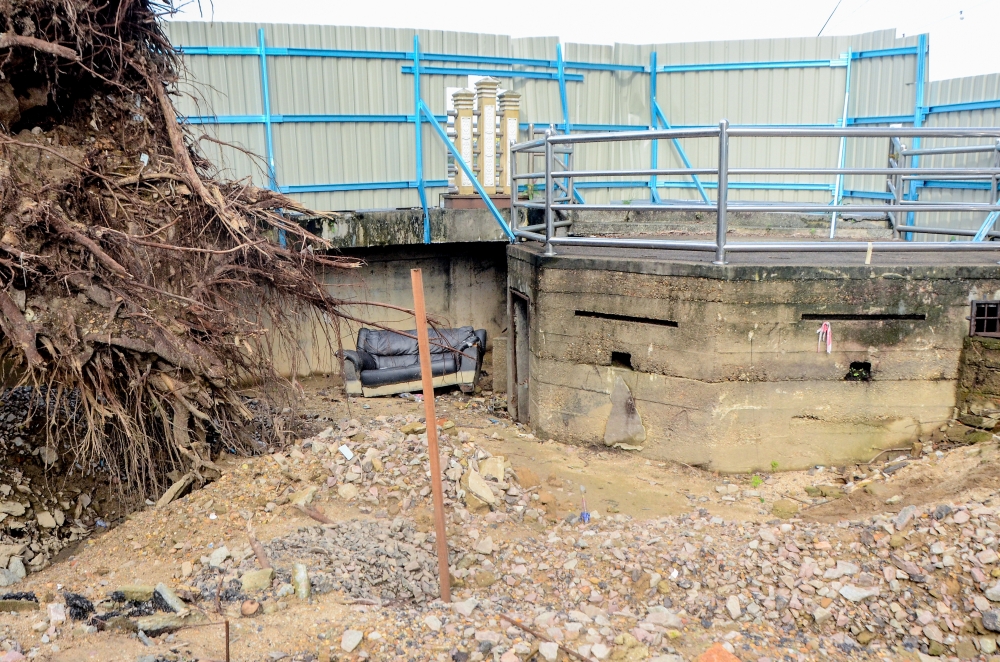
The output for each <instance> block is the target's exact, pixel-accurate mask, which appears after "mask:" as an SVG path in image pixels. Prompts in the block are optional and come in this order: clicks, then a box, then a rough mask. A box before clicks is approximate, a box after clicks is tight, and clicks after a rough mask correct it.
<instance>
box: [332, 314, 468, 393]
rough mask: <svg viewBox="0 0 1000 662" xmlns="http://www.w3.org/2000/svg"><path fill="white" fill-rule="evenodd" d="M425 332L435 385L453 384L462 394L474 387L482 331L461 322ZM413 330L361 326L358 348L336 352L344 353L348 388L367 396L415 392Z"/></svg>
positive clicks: (417, 373) (417, 362)
mask: <svg viewBox="0 0 1000 662" xmlns="http://www.w3.org/2000/svg"><path fill="white" fill-rule="evenodd" d="M427 331H428V335H429V336H430V349H431V375H432V377H433V381H434V386H435V388H437V387H441V386H452V385H455V384H458V385H459V386H460V387H461V389H462V390H463V391H464V392H466V393H471V392H472V391H473V390H475V387H476V380H477V379H478V378H479V372H480V370H481V368H482V365H483V353H484V352H485V351H486V330H485V329H475V330H474V329H473V328H472V327H471V326H463V327H459V328H457V329H440V330H437V331H435V330H434V329H428V330H427ZM403 333H406V334H409V335H410V336H413V337H412V338H409V337H407V336H405V335H403ZM416 335H417V332H416V331H415V330H414V331H404V332H402V333H397V332H395V331H382V330H376V329H361V330H360V331H359V332H358V345H357V349H356V350H346V351H344V352H342V353H338V355H340V356H342V357H343V358H344V382H345V384H346V387H347V393H348V394H351V395H363V396H365V397H368V398H370V397H377V396H380V395H391V394H393V393H405V392H408V391H419V390H420V389H421V387H422V384H421V380H420V355H419V353H418V348H417V340H416Z"/></svg>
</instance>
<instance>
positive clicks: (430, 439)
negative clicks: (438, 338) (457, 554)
mask: <svg viewBox="0 0 1000 662" xmlns="http://www.w3.org/2000/svg"><path fill="white" fill-rule="evenodd" d="M410 281H411V282H412V284H413V316H414V317H415V318H416V321H417V346H418V347H419V349H420V379H421V381H422V382H423V386H424V419H425V420H426V421H427V455H428V456H429V457H430V462H431V494H433V496H434V530H435V532H436V536H437V553H438V581H439V582H440V583H441V600H443V601H444V602H451V577H450V576H449V574H448V540H447V538H446V537H445V535H446V534H445V529H444V490H443V489H442V487H441V456H440V454H439V453H438V439H437V418H436V417H435V415H434V379H433V376H432V375H431V347H430V339H429V338H428V337H427V310H426V309H425V308H424V277H423V273H422V272H421V271H420V269H410Z"/></svg>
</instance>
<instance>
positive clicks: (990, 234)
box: [511, 120, 1000, 265]
mask: <svg viewBox="0 0 1000 662" xmlns="http://www.w3.org/2000/svg"><path fill="white" fill-rule="evenodd" d="M906 136H909V137H913V138H915V139H917V138H945V137H947V138H994V139H996V138H1000V127H930V128H928V127H858V126H848V127H844V126H841V127H832V128H828V127H808V128H802V127H739V126H737V127H731V126H730V125H729V123H728V122H727V121H726V120H722V121H721V122H720V123H719V127H718V128H717V129H716V128H714V127H711V128H694V129H692V128H687V129H650V130H646V131H622V132H618V133H611V134H609V133H596V134H595V133H586V134H579V133H578V134H560V135H557V134H556V133H555V132H554V131H553V130H552V129H549V130H547V131H546V133H545V137H544V138H542V139H538V140H532V141H530V142H525V143H520V144H516V145H513V146H512V147H511V151H512V152H514V153H517V152H525V153H528V154H537V153H539V152H542V151H544V155H545V170H544V171H538V172H528V173H521V174H518V173H516V172H513V173H512V180H514V181H528V182H530V181H537V180H542V179H544V183H545V185H544V198H543V201H530V200H525V201H521V200H520V199H519V196H518V194H517V191H518V190H519V187H515V194H514V195H513V196H512V200H511V204H512V207H513V210H514V212H515V216H516V211H517V210H518V209H526V210H532V209H537V210H540V211H542V212H543V218H544V222H542V223H535V224H531V225H527V226H523V227H517V226H516V224H515V226H514V228H513V230H514V235H515V237H516V238H517V239H519V240H524V241H539V242H543V243H544V245H545V254H546V255H554V254H555V248H556V247H557V246H602V247H620V248H656V249H664V250H694V251H711V252H714V253H715V260H714V263H715V264H719V265H724V264H726V255H727V253H729V252H733V251H736V252H760V251H804V252H815V251H820V252H826V251H871V250H879V251H895V252H899V251H907V252H912V251H968V250H973V251H978V250H1000V242H992V241H983V239H992V238H1000V232H998V231H990V223H991V222H992V221H991V219H996V218H998V217H1000V199H998V200H997V201H996V202H993V199H992V198H991V200H990V201H989V202H987V203H978V202H965V201H958V202H920V201H918V200H916V199H915V197H911V196H910V194H906V195H901V193H900V191H901V188H900V187H901V185H902V182H903V181H904V180H906V181H911V182H912V181H914V180H924V181H927V180H928V178H931V177H934V178H938V179H947V180H951V179H962V180H976V179H980V180H982V179H985V180H989V181H991V182H992V184H991V185H990V190H994V191H995V189H996V187H997V182H998V180H1000V160H994V163H993V166H992V167H981V166H979V167H948V168H942V167H937V168H919V167H899V166H900V165H902V166H906V165H907V161H906V159H905V158H903V159H902V160H901V163H899V164H897V162H896V159H895V158H894V157H893V156H890V158H889V166H888V167H881V168H854V167H843V164H842V163H839V165H840V166H841V167H837V168H730V167H729V141H730V138H762V137H763V138H769V137H770V138H788V137H795V138H807V137H815V138H826V137H831V138H845V139H846V138H872V137H875V138H878V137H883V138H891V139H892V144H893V145H894V149H893V154H899V155H900V156H902V157H906V156H910V155H913V156H916V155H918V154H957V153H977V152H993V151H997V152H998V154H1000V141H998V142H997V143H996V144H995V145H971V146H964V147H946V148H925V149H914V150H906V149H905V148H904V147H903V145H902V144H901V143H900V141H899V138H900V137H906ZM680 138H716V139H718V141H719V158H718V165H717V167H715V168H694V167H690V165H689V164H688V163H687V162H685V165H686V166H687V167H684V168H629V169H619V170H605V169H592V170H573V169H571V168H569V169H565V170H557V169H556V167H555V166H556V163H555V160H554V154H556V153H557V151H558V148H557V146H572V145H577V144H586V143H610V142H635V141H657V140H664V139H666V140H671V139H673V140H676V139H680ZM914 142H915V143H916V142H917V140H914ZM914 161H915V159H914ZM559 165H561V166H562V167H563V168H568V167H569V166H568V165H563V164H559ZM669 175H678V176H695V175H715V176H716V177H717V182H716V184H715V185H716V187H717V192H718V193H717V196H716V199H715V201H714V202H713V201H710V200H707V199H706V201H705V202H678V203H670V204H664V203H662V202H661V201H660V200H659V198H658V196H655V195H654V196H652V200H651V202H649V203H638V204H632V203H630V204H624V203H607V204H592V203H591V204H581V202H582V201H581V202H577V201H575V200H574V199H572V198H571V197H569V196H562V195H560V196H558V197H557V196H556V188H557V187H558V188H559V189H561V190H565V187H564V186H563V185H560V184H557V183H556V182H555V181H554V180H555V179H557V178H558V179H559V180H565V181H567V182H569V184H568V186H570V188H572V180H574V179H576V178H594V177H598V178H614V177H657V176H669ZM773 175H793V176H802V175H807V176H837V177H843V176H844V175H852V176H885V177H886V186H887V188H888V189H889V191H890V195H889V199H888V201H887V202H888V204H877V205H876V204H859V205H845V204H842V203H840V202H839V199H835V200H834V203H833V204H826V205H822V204H815V203H813V204H809V203H801V202H794V203H792V202H777V203H760V202H753V201H747V202H742V201H732V202H731V201H729V199H728V188H729V185H730V181H729V180H730V178H731V177H744V176H773ZM630 183H631V182H620V181H613V180H612V181H605V182H592V183H590V184H592V185H596V186H607V187H609V188H615V187H616V184H630ZM669 184H672V182H663V185H669ZM971 184H972V182H970V185H971ZM528 186H529V190H531V187H533V186H534V185H533V184H529V185H528ZM782 186H786V187H798V188H805V187H807V186H809V184H808V183H803V184H785V185H782ZM978 186H980V187H981V186H982V185H981V184H980V185H978ZM665 209H669V210H672V211H693V212H710V211H714V212H715V214H716V237H715V241H714V242H707V241H698V240H680V239H649V238H641V239H637V238H622V237H576V236H558V235H557V233H556V230H557V229H562V228H569V227H571V226H572V221H571V220H567V219H566V218H565V216H563V214H562V212H568V211H573V210H596V211H662V210H665ZM729 211H743V212H797V213H802V212H805V213H810V212H822V213H831V212H832V213H833V214H834V216H833V217H834V218H835V216H836V214H837V213H841V212H855V213H879V214H885V215H886V216H888V217H889V219H890V221H891V228H892V233H893V240H892V241H874V242H859V241H837V240H836V239H835V233H836V229H835V226H834V225H833V224H832V223H831V237H830V238H831V240H830V241H820V242H816V241H788V242H735V243H728V242H727V234H728V222H727V216H728V212H729ZM925 212H973V213H978V212H986V213H988V214H989V215H988V216H987V218H986V221H985V222H984V223H983V226H982V227H981V228H980V230H979V231H978V232H977V231H974V230H964V229H961V230H960V229H954V230H951V229H948V228H940V227H931V226H921V225H918V224H916V223H914V222H913V221H912V220H910V219H912V218H913V214H914V213H925ZM900 213H906V214H907V219H908V220H907V222H906V223H905V224H904V223H899V222H898V221H897V218H898V217H897V215H898V214H900ZM557 217H558V220H557ZM536 230H537V231H538V232H536ZM900 231H904V232H906V235H907V239H908V238H909V236H911V234H912V233H924V234H938V235H940V234H946V235H951V236H953V237H970V236H971V237H973V240H972V241H961V242H955V241H952V242H923V243H913V242H911V241H899V237H900Z"/></svg>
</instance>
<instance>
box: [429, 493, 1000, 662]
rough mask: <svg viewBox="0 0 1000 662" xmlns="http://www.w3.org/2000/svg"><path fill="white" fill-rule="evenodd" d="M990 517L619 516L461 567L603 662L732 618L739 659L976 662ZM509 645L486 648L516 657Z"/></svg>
mask: <svg viewBox="0 0 1000 662" xmlns="http://www.w3.org/2000/svg"><path fill="white" fill-rule="evenodd" d="M996 506H997V504H982V503H972V504H964V505H950V504H941V505H939V506H937V507H936V508H932V509H930V510H929V511H920V510H918V509H916V508H914V507H912V506H908V507H906V508H904V509H903V510H902V511H901V512H900V513H898V514H894V515H881V516H878V517H875V518H872V519H869V520H864V521H858V522H846V521H845V522H841V523H840V524H837V525H824V524H807V523H803V522H801V521H798V520H792V521H788V522H782V523H778V522H772V523H769V524H765V525H763V526H759V525H753V524H750V523H739V522H726V521H724V520H723V519H722V518H720V517H710V516H709V515H708V514H707V513H706V512H704V511H701V512H698V513H695V514H692V515H689V516H685V517H680V518H673V517H670V518H663V519H659V520H655V521H648V522H635V521H632V520H630V519H629V518H627V517H624V516H621V515H618V516H615V517H605V518H603V519H602V520H601V521H600V522H599V523H597V524H592V525H590V526H586V527H584V526H580V525H577V526H566V525H565V524H560V525H558V526H556V527H555V528H554V529H552V530H550V533H549V534H548V536H547V537H544V538H540V539H532V538H528V539H523V540H519V541H518V542H516V543H513V544H505V545H500V546H499V548H498V549H494V550H493V551H492V553H490V554H475V553H472V554H471V555H466V556H465V557H463V558H462V559H461V560H459V565H460V566H462V565H463V562H465V561H466V559H469V558H470V556H471V559H470V562H469V563H468V564H467V567H468V568H469V569H470V571H472V572H473V573H474V575H478V572H481V571H483V568H488V572H489V573H491V574H493V575H495V576H496V577H497V579H498V580H500V581H497V582H496V584H489V585H488V586H489V587H490V592H491V593H492V594H493V595H492V600H493V601H506V600H508V599H511V598H512V599H513V602H514V605H515V606H516V608H520V609H521V610H524V609H526V608H527V609H531V607H530V606H529V605H534V611H533V613H532V612H530V611H529V612H527V613H524V615H523V616H524V618H525V619H527V620H526V622H533V624H534V627H535V628H537V629H539V630H540V631H541V632H543V633H544V634H546V636H547V637H548V638H550V639H552V640H554V641H558V642H563V643H566V644H568V645H571V646H572V647H573V648H574V650H578V651H579V652H580V653H581V654H583V655H585V656H587V655H590V656H593V657H596V658H597V659H599V660H603V659H608V656H609V655H612V657H611V658H610V659H646V658H647V656H648V655H654V654H657V652H660V653H663V654H675V653H676V651H675V650H674V647H675V646H679V645H680V644H681V643H683V641H684V639H685V638H686V637H688V633H689V632H691V631H693V630H703V631H711V630H712V628H715V627H719V626H721V627H722V629H724V630H728V629H729V628H730V627H731V626H730V624H732V623H733V622H735V624H736V625H737V626H738V628H739V631H731V632H728V633H726V636H725V639H726V641H727V643H728V644H730V645H731V646H732V647H733V649H734V650H735V651H736V653H737V655H738V656H739V657H740V658H741V659H764V657H769V656H768V655H767V650H768V647H777V646H782V647H788V646H793V647H794V648H796V649H800V650H809V651H811V652H810V655H816V654H817V653H818V654H819V655H823V656H832V657H834V658H841V657H847V658H856V657H860V656H863V655H866V654H871V655H873V656H875V655H877V654H879V652H880V651H883V652H884V651H893V650H899V651H900V652H904V651H911V652H914V653H915V652H919V653H921V654H924V655H931V656H939V655H945V654H947V655H955V656H957V657H959V658H961V659H972V658H976V657H978V656H979V655H980V654H982V655H984V656H987V657H989V656H991V655H993V654H995V653H996V652H997V637H998V636H1000V581H998V579H1000V556H998V553H997V547H998V533H1000V523H998V519H997V512H998V509H997V507H996ZM479 535H480V534H478V533H477V537H478V536H479ZM493 545H494V543H493V542H492V540H491V541H490V545H489V546H490V547H492V546H493ZM483 551H486V550H485V549H484V550H483ZM478 585H479V586H482V585H481V584H478ZM477 595H478V594H477ZM481 604H482V605H484V607H483V608H484V609H486V610H487V611H489V610H491V607H490V605H491V604H492V603H491V602H490V601H481ZM501 606H502V605H501ZM456 608H457V607H456ZM499 611H502V610H498V613H499ZM441 618H442V619H443V622H444V623H445V627H446V628H447V624H448V622H449V620H451V619H450V618H449V617H448V616H447V615H442V616H441ZM497 636H498V637H501V635H500V633H497ZM510 636H511V633H507V636H506V637H501V639H498V641H497V642H496V644H497V645H501V646H502V645H503V644H505V643H506V644H507V645H509V646H513V645H514V640H513V639H511V638H510ZM477 637H478V634H477ZM629 637H631V639H629ZM782 642H784V643H782ZM536 643H537V642H536ZM470 645H471V643H470ZM494 650H497V648H494ZM500 650H501V651H502V649H500ZM633 655H634V657H630V656H633ZM761 656H764V657H761ZM502 659H503V658H502ZM510 659H511V660H513V659H523V656H522V657H520V658H510Z"/></svg>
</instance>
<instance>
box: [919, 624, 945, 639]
mask: <svg viewBox="0 0 1000 662" xmlns="http://www.w3.org/2000/svg"><path fill="white" fill-rule="evenodd" d="M924 636H925V637H927V638H928V639H930V640H931V641H936V642H938V643H940V642H941V640H942V639H944V633H943V632H941V628H939V627H938V626H936V625H934V624H933V623H931V624H930V625H925V626H924Z"/></svg>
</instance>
